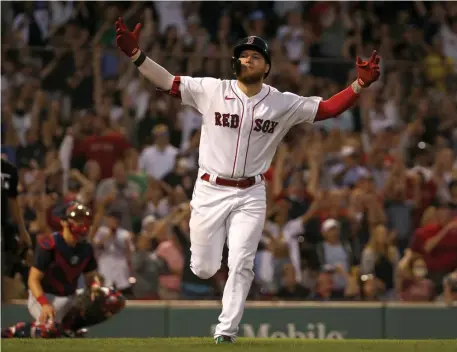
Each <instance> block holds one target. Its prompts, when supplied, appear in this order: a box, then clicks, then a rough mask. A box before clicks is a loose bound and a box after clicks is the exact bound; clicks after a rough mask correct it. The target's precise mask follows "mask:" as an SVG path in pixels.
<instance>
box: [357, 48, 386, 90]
mask: <svg viewBox="0 0 457 352" xmlns="http://www.w3.org/2000/svg"><path fill="white" fill-rule="evenodd" d="M379 61H381V58H380V57H379V56H378V53H377V52H376V50H373V53H372V54H371V57H370V59H369V60H368V61H362V59H360V57H359V56H357V61H356V67H357V82H359V84H360V86H361V87H363V88H366V87H369V86H370V84H372V83H373V82H376V81H377V80H378V78H379V75H380V72H379Z"/></svg>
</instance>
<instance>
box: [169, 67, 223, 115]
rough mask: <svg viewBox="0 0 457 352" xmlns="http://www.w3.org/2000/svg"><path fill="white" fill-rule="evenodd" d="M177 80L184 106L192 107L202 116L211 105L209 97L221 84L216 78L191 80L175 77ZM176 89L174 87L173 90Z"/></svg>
mask: <svg viewBox="0 0 457 352" xmlns="http://www.w3.org/2000/svg"><path fill="white" fill-rule="evenodd" d="M178 79H179V84H178V87H179V93H180V95H181V99H182V103H183V104H184V105H189V106H192V107H193V108H195V109H197V110H198V111H199V112H200V113H201V114H204V113H205V112H206V111H207V110H208V108H209V106H210V103H211V96H212V95H213V93H214V91H215V90H216V87H217V86H218V85H219V84H221V82H222V81H221V80H220V79H216V78H210V77H205V78H193V77H189V76H180V77H179V76H177V77H176V78H175V81H176V80H178ZM176 89H178V88H177V87H175V90H176Z"/></svg>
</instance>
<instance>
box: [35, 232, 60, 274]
mask: <svg viewBox="0 0 457 352" xmlns="http://www.w3.org/2000/svg"><path fill="white" fill-rule="evenodd" d="M54 247H55V243H54V238H53V236H52V235H45V236H39V238H38V240H37V245H36V249H35V258H34V262H33V266H34V267H35V268H36V269H38V270H39V271H41V272H42V273H44V272H45V271H47V270H48V268H49V266H50V265H51V263H52V261H53V259H54Z"/></svg>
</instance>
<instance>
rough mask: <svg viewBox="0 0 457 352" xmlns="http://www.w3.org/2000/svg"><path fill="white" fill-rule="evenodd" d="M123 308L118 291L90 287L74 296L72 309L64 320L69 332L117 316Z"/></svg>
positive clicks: (123, 302)
mask: <svg viewBox="0 0 457 352" xmlns="http://www.w3.org/2000/svg"><path fill="white" fill-rule="evenodd" d="M124 306H125V298H124V297H123V296H122V294H121V293H120V292H119V291H116V290H113V289H110V288H107V287H92V288H91V289H88V290H84V291H83V292H81V293H79V294H78V295H77V296H76V301H75V305H74V307H73V309H71V310H70V311H69V312H68V313H67V315H66V316H65V318H64V321H65V322H68V324H65V325H67V326H68V327H69V328H70V329H71V330H78V329H82V328H86V327H89V326H92V325H96V324H99V323H101V322H103V321H105V320H107V319H109V318H110V317H111V316H112V315H114V314H117V313H118V312H119V311H121V310H122V309H123V308H124Z"/></svg>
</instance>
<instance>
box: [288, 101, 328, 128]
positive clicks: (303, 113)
mask: <svg viewBox="0 0 457 352" xmlns="http://www.w3.org/2000/svg"><path fill="white" fill-rule="evenodd" d="M284 95H285V96H286V99H287V100H290V102H289V106H291V108H290V115H291V116H290V120H291V125H292V126H294V125H298V124H300V123H303V122H307V123H313V122H314V119H315V118H316V114H317V110H318V108H319V103H320V102H321V100H322V98H321V97H301V96H299V95H296V94H293V93H284Z"/></svg>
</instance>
